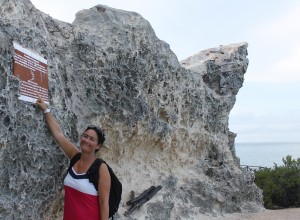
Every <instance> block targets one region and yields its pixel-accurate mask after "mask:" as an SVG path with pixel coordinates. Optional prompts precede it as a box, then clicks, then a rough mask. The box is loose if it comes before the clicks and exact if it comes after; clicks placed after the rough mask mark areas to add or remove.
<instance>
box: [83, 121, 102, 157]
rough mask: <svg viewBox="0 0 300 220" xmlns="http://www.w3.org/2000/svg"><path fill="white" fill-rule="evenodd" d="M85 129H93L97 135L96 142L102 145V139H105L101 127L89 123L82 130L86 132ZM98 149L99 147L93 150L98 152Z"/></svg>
mask: <svg viewBox="0 0 300 220" xmlns="http://www.w3.org/2000/svg"><path fill="white" fill-rule="evenodd" d="M87 130H94V131H95V132H96V134H97V137H98V144H101V145H102V144H103V143H104V141H105V133H104V131H103V130H102V129H101V128H99V127H97V126H95V125H90V126H88V127H87V128H86V129H85V131H84V132H86V131H87ZM98 151H99V149H96V150H95V152H98Z"/></svg>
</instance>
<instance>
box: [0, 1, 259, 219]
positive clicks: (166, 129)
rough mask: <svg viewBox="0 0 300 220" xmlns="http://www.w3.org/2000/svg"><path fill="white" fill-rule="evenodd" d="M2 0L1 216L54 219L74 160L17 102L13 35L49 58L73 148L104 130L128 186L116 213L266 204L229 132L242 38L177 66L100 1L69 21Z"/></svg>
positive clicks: (142, 30)
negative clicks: (84, 136) (137, 198)
mask: <svg viewBox="0 0 300 220" xmlns="http://www.w3.org/2000/svg"><path fill="white" fill-rule="evenodd" d="M0 3H1V4H0V54H1V56H0V100H1V101H0V126H1V127H0V191H1V193H0V219H35V220H36V219H59V218H60V216H61V215H62V207H63V191H62V189H63V184H62V181H63V177H64V172H65V169H66V168H67V166H68V160H67V158H66V157H65V156H64V154H63V153H62V152H61V151H60V150H59V148H58V146H57V144H56V143H55V142H54V140H53V138H52V137H51V135H50V133H49V130H48V128H47V125H46V124H45V121H44V118H43V114H42V113H41V111H40V110H37V108H36V107H35V106H34V105H33V104H30V103H28V102H24V101H20V100H18V95H19V86H20V80H19V79H18V78H17V77H15V76H13V74H12V68H11V64H12V59H13V53H14V50H13V43H12V42H13V41H15V42H18V43H19V44H20V45H22V46H24V47H25V48H30V49H31V50H33V51H35V52H36V53H38V54H40V55H42V56H43V57H44V58H45V59H47V61H48V75H49V76H48V78H49V96H50V105H51V109H52V112H53V114H54V116H55V117H56V118H57V120H58V121H59V123H60V125H61V126H62V129H63V130H64V132H65V134H66V135H67V136H68V137H69V138H70V139H71V141H73V142H74V143H78V140H79V137H80V134H81V133H82V132H83V129H84V128H85V127H86V126H87V125H88V124H97V125H99V126H101V127H102V128H104V130H105V132H106V137H107V141H106V144H105V147H104V148H103V149H101V151H100V155H101V157H102V158H104V159H105V160H106V161H107V162H108V163H109V164H110V165H111V167H112V168H113V169H114V170H115V172H116V173H117V175H118V176H119V177H120V180H121V181H122V183H123V188H124V192H123V198H122V204H121V207H120V209H119V213H118V216H117V217H118V218H119V219H146V218H147V219H164V220H165V219H198V218H199V216H200V215H201V214H206V215H220V214H222V213H232V212H256V211H258V210H260V209H261V208H262V195H261V191H260V190H259V189H258V188H257V187H256V185H255V184H254V183H253V180H251V179H249V177H250V176H249V175H250V174H249V173H245V172H243V171H242V170H241V169H240V167H239V159H238V158H237V157H236V155H235V150H234V138H235V134H234V133H232V132H230V131H229V129H228V117H229V113H230V110H231V109H232V107H233V105H234V103H235V97H236V95H237V93H238V91H239V89H240V88H241V87H242V85H243V79H244V78H243V77H244V74H245V72H246V69H247V66H248V59H247V44H246V43H240V44H234V45H228V46H220V47H217V48H214V49H208V50H206V51H202V52H200V53H198V54H196V55H194V56H192V57H190V58H188V59H186V60H184V61H182V62H181V63H179V62H178V60H177V57H176V55H175V54H174V53H173V52H172V51H171V50H170V48H169V45H168V44H167V43H166V42H164V41H162V40H160V39H158V38H157V37H156V35H155V33H154V31H153V29H152V28H151V25H150V24H149V23H148V22H147V21H146V20H145V19H143V18H142V17H141V16H140V15H139V14H137V13H133V12H126V11H122V10H116V9H112V8H109V7H106V6H102V5H97V6H95V7H93V8H91V9H88V10H82V11H80V12H78V13H77V14H76V19H75V20H74V22H73V23H72V24H68V23H64V22H61V21H58V20H55V19H53V18H51V17H50V16H49V15H46V14H44V13H43V12H41V11H39V10H38V9H36V8H35V7H34V6H33V5H32V3H31V2H30V1H29V0H0ZM151 185H156V186H157V185H161V186H162V189H161V190H160V191H159V192H158V193H157V195H155V196H154V198H153V199H152V200H150V201H149V202H147V203H146V204H145V205H144V206H142V208H140V209H139V210H137V211H136V212H134V213H132V215H131V216H129V217H125V216H124V212H125V210H127V209H128V207H127V206H126V201H127V200H129V197H130V191H132V190H134V191H135V193H136V195H138V194H139V193H141V192H142V191H144V190H145V189H147V188H149V187H150V186H151ZM197 216H198V217H197Z"/></svg>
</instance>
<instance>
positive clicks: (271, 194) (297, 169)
mask: <svg viewBox="0 0 300 220" xmlns="http://www.w3.org/2000/svg"><path fill="white" fill-rule="evenodd" d="M282 161H283V163H284V165H282V166H277V164H274V167H273V168H264V169H262V170H259V171H256V172H255V183H256V185H257V186H258V187H259V188H261V189H262V190H263V199H264V206H265V208H267V209H276V208H287V207H300V158H298V159H297V160H295V159H292V156H290V155H288V156H286V158H283V159H282Z"/></svg>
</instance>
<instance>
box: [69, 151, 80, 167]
mask: <svg viewBox="0 0 300 220" xmlns="http://www.w3.org/2000/svg"><path fill="white" fill-rule="evenodd" d="M80 157H81V153H77V154H75V155H74V156H73V157H72V159H71V160H70V166H69V169H70V168H72V167H73V166H74V165H75V163H76V162H77V161H78V160H79V159H80Z"/></svg>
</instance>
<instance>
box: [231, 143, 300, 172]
mask: <svg viewBox="0 0 300 220" xmlns="http://www.w3.org/2000/svg"><path fill="white" fill-rule="evenodd" d="M235 151H236V155H237V156H238V157H239V158H240V164H241V165H247V166H262V167H270V168H271V167H273V166H274V163H276V164H277V165H283V162H282V158H285V157H286V156H287V155H291V156H292V159H297V158H300V143H236V144H235Z"/></svg>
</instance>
